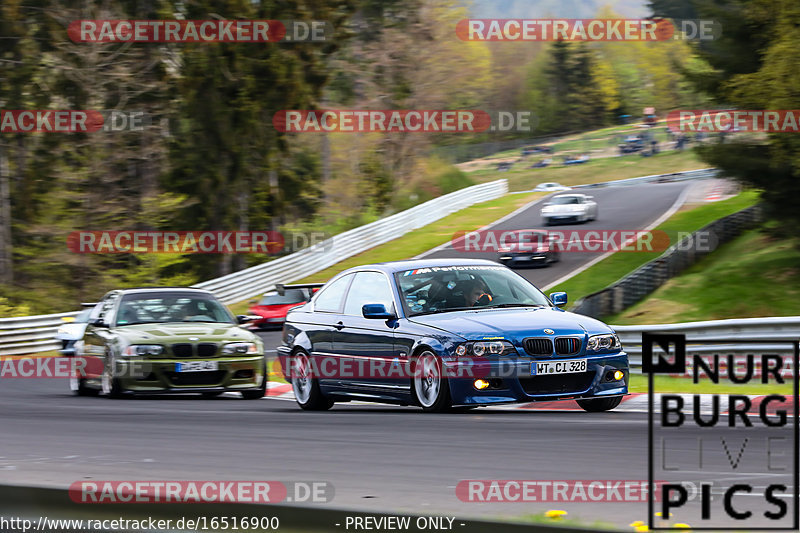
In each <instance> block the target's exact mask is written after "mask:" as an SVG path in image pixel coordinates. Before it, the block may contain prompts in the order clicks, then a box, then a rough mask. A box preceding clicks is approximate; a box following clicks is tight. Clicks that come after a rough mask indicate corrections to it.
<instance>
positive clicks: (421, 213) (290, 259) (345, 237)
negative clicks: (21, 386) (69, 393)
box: [0, 179, 508, 356]
mask: <svg viewBox="0 0 800 533" xmlns="http://www.w3.org/2000/svg"><path fill="white" fill-rule="evenodd" d="M507 192H508V182H507V181H506V180H504V179H501V180H496V181H492V182H489V183H482V184H480V185H473V186H472V187H467V188H465V189H461V190H459V191H455V192H452V193H450V194H445V195H444V196H440V197H439V198H434V199H433V200H430V201H428V202H425V203H423V204H420V205H418V206H416V207H412V208H411V209H407V210H405V211H402V212H400V213H397V214H394V215H392V216H389V217H386V218H383V219H381V220H377V221H375V222H373V223H371V224H366V225H364V226H361V227H359V228H356V229H353V230H350V231H346V232H344V233H341V234H339V235H335V236H334V237H331V238H330V239H328V240H326V241H323V242H321V243H318V244H316V245H315V246H312V247H310V248H305V249H303V250H300V251H299V252H296V253H293V254H290V255H287V256H284V257H281V258H278V259H275V260H274V261H268V262H266V263H263V264H260V265H257V266H254V267H251V268H247V269H245V270H241V271H239V272H234V273H233V274H228V275H227V276H223V277H221V278H217V279H212V280H210V281H205V282H203V283H198V284H197V285H194V287H198V288H201V289H206V290H209V291H212V292H214V294H216V295H217V297H218V298H219V299H220V300H222V301H223V302H225V303H232V302H236V301H239V300H244V299H246V298H249V297H251V296H255V295H257V294H260V293H262V292H264V291H265V290H266V289H267V288H269V287H270V286H273V285H275V284H276V283H285V282H288V281H292V280H296V279H300V278H304V277H306V276H310V275H312V274H314V273H315V272H319V271H320V270H322V269H325V268H327V267H329V266H331V265H335V264H336V263H338V262H339V261H342V260H344V259H347V258H348V257H351V256H353V255H356V254H359V253H361V252H364V251H366V250H369V249H370V248H374V247H375V246H378V245H380V244H383V243H385V242H389V241H391V240H392V239H396V238H397V237H400V236H401V235H404V234H406V233H408V232H409V231H412V230H415V229H417V228H420V227H422V226H425V225H427V224H430V223H432V222H435V221H437V220H439V219H441V218H444V217H446V216H447V215H449V214H451V213H454V212H456V211H459V210H461V209H464V208H465V207H469V206H471V205H474V204H477V203H480V202H486V201H489V200H494V199H496V198H499V197H501V196H503V195H504V194H506V193H507ZM77 314H78V313H77V312H74V313H58V314H53V315H40V316H28V317H19V318H0V356H5V355H20V354H29V353H38V352H46V351H49V350H55V349H57V348H59V347H60V345H59V343H58V342H56V341H55V340H54V339H53V337H54V336H55V334H56V331H57V329H58V327H59V326H60V325H61V324H62V323H63V322H62V320H61V318H62V317H67V316H75V315H77Z"/></svg>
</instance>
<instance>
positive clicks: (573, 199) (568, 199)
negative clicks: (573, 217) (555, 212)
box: [550, 196, 581, 205]
mask: <svg viewBox="0 0 800 533" xmlns="http://www.w3.org/2000/svg"><path fill="white" fill-rule="evenodd" d="M550 203H551V204H552V205H565V204H579V203H581V200H580V198H578V197H577V196H556V197H555V198H553V199H552V200H550Z"/></svg>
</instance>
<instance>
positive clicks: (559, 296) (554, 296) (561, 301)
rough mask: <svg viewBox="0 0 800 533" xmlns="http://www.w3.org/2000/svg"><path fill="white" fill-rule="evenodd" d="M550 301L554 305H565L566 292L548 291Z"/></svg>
mask: <svg viewBox="0 0 800 533" xmlns="http://www.w3.org/2000/svg"><path fill="white" fill-rule="evenodd" d="M550 301H551V302H553V305H555V306H556V307H562V306H565V305H567V293H566V292H553V293H550Z"/></svg>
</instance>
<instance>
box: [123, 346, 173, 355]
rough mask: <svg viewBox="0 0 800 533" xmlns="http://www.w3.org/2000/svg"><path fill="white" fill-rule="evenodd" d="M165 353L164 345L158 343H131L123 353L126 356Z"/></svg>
mask: <svg viewBox="0 0 800 533" xmlns="http://www.w3.org/2000/svg"><path fill="white" fill-rule="evenodd" d="M162 353H164V347H163V346H160V345H158V344H131V345H130V346H128V347H127V348H125V350H123V352H122V355H124V356H125V357H144V356H145V355H161V354H162Z"/></svg>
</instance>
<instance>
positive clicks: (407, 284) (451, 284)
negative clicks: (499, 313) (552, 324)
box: [397, 265, 550, 316]
mask: <svg viewBox="0 0 800 533" xmlns="http://www.w3.org/2000/svg"><path fill="white" fill-rule="evenodd" d="M397 280H398V284H399V286H400V293H401V295H402V298H403V303H404V305H405V306H406V310H407V312H408V315H409V316H415V315H424V314H432V313H444V312H449V311H461V310H466V309H478V308H482V309H486V308H505V307H536V306H549V305H550V302H549V301H548V299H547V297H546V296H545V295H544V294H542V293H541V291H539V290H538V289H537V288H536V287H534V286H533V285H531V284H530V283H528V282H527V281H525V280H524V279H522V278H521V277H519V276H518V275H516V274H514V273H513V272H512V271H510V270H509V269H507V268H505V267H502V266H489V265H486V266H483V265H475V266H452V267H430V268H418V269H415V270H406V271H405V272H399V273H398V274H397Z"/></svg>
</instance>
